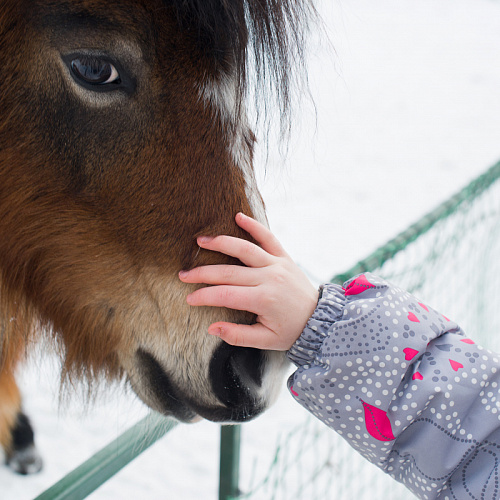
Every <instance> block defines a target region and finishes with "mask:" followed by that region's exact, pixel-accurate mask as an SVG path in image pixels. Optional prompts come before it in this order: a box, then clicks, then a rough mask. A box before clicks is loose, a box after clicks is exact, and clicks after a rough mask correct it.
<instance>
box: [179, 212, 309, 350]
mask: <svg viewBox="0 0 500 500" xmlns="http://www.w3.org/2000/svg"><path fill="white" fill-rule="evenodd" d="M236 223H237V224H238V225H239V226H240V227H241V228H242V229H244V230H245V231H247V232H248V233H249V234H250V235H251V236H252V237H253V238H254V239H255V240H256V241H257V242H259V244H260V245H261V247H262V248H261V247H259V246H257V245H255V244H253V243H251V242H249V241H246V240H242V239H239V238H234V237H231V236H216V237H215V238H210V237H200V238H198V244H199V245H200V247H202V248H205V249H207V250H213V251H216V252H221V253H224V254H226V255H230V256H232V257H236V258H237V259H239V260H240V261H241V262H243V264H245V265H246V266H248V267H243V266H232V265H212V266H203V267H198V268H195V269H193V270H191V271H187V272H186V271H182V272H181V273H179V277H180V279H181V280H182V281H183V282H185V283H207V284H210V285H217V286H212V287H205V288H201V289H199V290H196V291H195V292H193V293H192V294H190V295H188V297H187V302H188V304H190V305H192V306H216V307H227V308H230V309H238V310H241V311H249V312H252V313H254V314H256V315H257V323H255V324H254V325H237V324H234V323H223V322H219V323H213V324H212V325H210V327H209V329H208V333H210V334H212V335H218V336H219V337H220V338H221V339H222V340H224V341H226V342H227V343H229V344H232V345H237V346H243V347H257V348H259V349H274V350H280V351H286V350H288V349H290V347H291V346H292V345H293V343H294V342H295V341H296V340H297V339H298V338H299V336H300V334H301V333H302V330H303V329H304V327H305V325H306V323H307V320H308V319H309V317H310V316H311V315H312V313H313V312H314V309H315V308H316V304H317V301H318V291H317V290H316V289H315V288H314V287H313V286H312V284H311V283H310V282H309V280H308V279H307V278H306V276H305V275H304V273H303V272H302V271H301V270H300V269H299V268H298V267H297V265H296V264H295V263H294V262H293V260H292V259H291V258H290V257H289V256H288V254H287V253H286V252H285V250H284V249H283V247H282V246H281V245H280V243H279V242H278V240H277V239H276V238H275V237H274V235H273V234H272V233H271V232H270V231H269V230H268V229H267V228H266V227H264V226H263V225H262V224H260V223H258V222H257V221H256V220H254V219H252V218H250V217H247V216H246V215H243V214H241V213H239V214H238V215H237V216H236Z"/></svg>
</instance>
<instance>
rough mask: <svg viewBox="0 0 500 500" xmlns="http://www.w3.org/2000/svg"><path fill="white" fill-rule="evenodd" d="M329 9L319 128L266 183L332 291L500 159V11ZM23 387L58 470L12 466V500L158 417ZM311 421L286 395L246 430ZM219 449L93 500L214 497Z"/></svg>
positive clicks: (387, 0) (444, 5)
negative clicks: (62, 400)
mask: <svg viewBox="0 0 500 500" xmlns="http://www.w3.org/2000/svg"><path fill="white" fill-rule="evenodd" d="M321 11H322V13H323V16H324V18H325V21H326V24H327V27H328V30H329V35H330V38H331V41H332V44H333V46H334V48H335V51H334V52H332V51H331V49H329V48H327V47H323V48H317V49H315V51H314V55H313V57H312V61H311V71H310V83H311V87H312V92H313V96H314V99H315V102H316V106H317V127H316V126H315V125H314V119H313V113H312V111H311V109H310V108H307V106H305V108H304V110H303V114H301V115H300V116H299V117H297V119H296V125H297V126H296V131H295V132H296V133H295V135H294V137H293V138H292V140H291V142H290V144H291V148H290V153H289V157H288V160H287V161H286V166H285V167H282V168H278V169H275V170H274V169H273V168H272V165H273V162H275V161H276V162H277V163H278V162H279V163H280V164H281V163H282V160H279V159H277V158H273V155H271V159H270V160H269V163H268V167H267V173H266V174H264V171H263V169H260V171H259V175H260V179H261V182H260V184H261V188H262V193H263V195H264V199H265V200H266V203H267V208H268V216H269V221H270V223H271V226H272V228H273V229H274V231H275V233H276V234H277V236H278V237H279V238H280V240H281V241H282V243H283V244H284V246H285V248H287V249H288V251H289V252H290V254H291V255H292V256H293V257H294V258H295V259H296V261H297V262H299V263H300V264H301V265H302V266H303V267H304V268H305V269H306V270H307V271H308V272H309V273H310V275H311V276H312V277H313V279H315V280H317V281H323V280H325V281H326V280H328V279H329V278H330V277H331V276H333V275H334V274H335V273H337V272H340V271H344V270H345V269H346V268H349V267H350V266H351V265H352V264H354V263H355V262H356V261H357V260H359V259H360V258H362V257H364V256H365V255H367V254H368V253H370V252H371V251H372V250H374V249H375V248H376V247H377V246H379V245H380V244H383V243H384V242H385V241H386V240H387V239H389V238H390V237H392V236H394V235H395V234H396V233H397V232H399V231H400V230H402V229H404V228H406V227H407V226H408V225H409V224H410V223H412V222H414V221H415V220H416V219H418V218H419V217H420V216H421V215H423V214H424V213H425V212H428V211H429V210H431V209H432V208H433V207H434V206H435V205H437V204H438V203H439V202H441V201H442V200H444V199H445V198H447V197H448V196H449V195H451V194H452V193H454V192H455V191H457V190H458V189H459V188H461V187H462V186H463V185H465V184H466V183H467V182H468V181H469V180H471V179H472V178H474V177H475V176H477V175H478V174H479V173H481V172H482V171H483V170H485V169H486V168H487V167H489V166H490V165H491V164H493V163H494V162H496V161H497V160H498V159H499V158H500V64H499V62H500V1H499V0H439V1H437V0H419V1H415V0H378V1H377V2H373V1H372V0H342V1H340V0H323V2H322V4H321ZM271 149H272V148H271ZM21 386H22V389H23V393H24V395H25V402H26V403H25V406H26V411H27V412H28V413H29V415H30V416H31V417H32V420H33V423H34V426H35V428H36V430H37V442H38V445H39V448H40V450H41V452H42V453H43V455H44V458H45V462H46V466H45V469H44V471H43V473H41V474H39V475H36V476H32V477H27V478H24V477H18V476H15V475H14V474H12V473H11V472H10V471H8V470H7V469H5V468H0V498H1V499H2V500H25V499H30V498H33V497H34V496H36V494H38V493H39V492H41V491H43V490H44V489H45V488H46V487H48V486H49V485H50V484H52V483H53V482H54V481H55V480H57V479H58V478H60V477H61V476H62V475H64V474H65V473H66V472H68V471H69V470H71V469H72V468H73V467H74V466H76V465H77V464H79V463H80V462H81V461H82V460H84V459H85V458H87V457H89V456H90V455H91V454H92V453H93V452H95V451H96V450H97V449H99V448H100V447H102V446H103V445H104V444H106V443H107V442H109V441H110V440H111V439H113V438H114V437H115V436H116V435H117V434H118V433H119V432H120V431H122V430H123V429H125V428H126V427H127V426H129V425H130V424H131V423H133V422H135V421H136V420H138V419H139V418H140V417H141V416H143V415H144V414H145V412H146V410H145V409H144V407H143V406H142V405H141V404H140V403H138V402H136V401H135V399H134V397H133V396H132V395H130V394H129V395H123V391H122V389H120V388H116V389H115V390H114V391H113V392H112V393H111V395H109V393H107V394H106V395H105V396H103V397H102V398H101V399H100V400H98V401H97V402H96V404H95V405H94V406H93V407H91V408H89V409H88V410H84V409H82V407H81V405H80V404H78V401H77V400H76V399H75V400H73V401H70V402H69V403H67V404H63V405H62V406H60V405H59V401H58V394H57V387H58V380H57V375H56V374H55V373H54V369H53V367H52V366H51V364H50V363H49V362H46V363H41V364H39V365H38V367H37V368H36V369H30V370H28V371H26V372H25V373H23V374H22V377H21ZM303 416H304V414H303V412H302V410H301V409H300V408H298V407H297V405H295V404H294V403H293V402H292V401H291V398H289V396H288V395H287V394H282V397H281V398H280V401H279V402H278V404H277V405H276V406H275V407H274V408H272V409H271V410H270V411H269V412H268V413H267V414H266V415H264V416H262V417H260V418H259V419H257V421H255V422H254V423H251V424H248V428H245V429H244V433H246V434H245V435H253V436H258V435H259V434H260V435H261V436H262V435H263V434H264V433H265V435H266V436H267V438H266V440H265V441H266V442H267V443H270V446H272V445H273V444H274V442H275V436H276V433H277V430H278V429H285V428H287V427H288V428H290V427H291V426H293V425H294V422H297V421H300V420H302V418H303ZM246 429H248V430H246ZM246 441H249V439H247V440H246ZM257 441H258V440H257ZM217 444H218V426H217V425H215V424H212V423H209V422H201V423H199V424H196V425H191V426H179V427H177V428H176V429H175V430H174V431H173V432H172V433H171V434H169V435H167V437H165V438H164V439H163V440H162V441H160V442H159V443H157V444H156V445H154V446H153V448H152V449H151V450H150V451H148V452H147V453H145V454H144V455H143V456H142V457H140V458H139V459H138V460H136V461H135V462H134V463H133V464H131V465H130V466H128V467H127V468H126V469H125V470H124V471H122V472H121V473H120V474H119V475H118V476H117V477H116V478H115V479H114V480H113V481H111V482H110V483H108V484H107V485H105V486H104V487H103V488H101V489H100V490H98V491H97V492H96V493H94V494H93V495H92V497H91V498H94V499H96V500H97V499H110V498H113V499H114V498H120V499H136V498H148V499H160V498H179V499H180V498H182V499H183V500H190V499H193V500H199V499H207V500H211V499H215V498H216V491H217V474H218V472H217V466H218V448H217ZM246 449H251V444H248V446H247V448H245V447H244V448H243V453H244V454H245V453H246V451H245V450H246ZM243 463H244V464H245V463H247V462H246V461H245V460H244V461H243ZM244 472H245V471H244ZM381 494H382V493H381ZM370 498H372V499H373V498H377V497H376V496H375V494H374V493H373V492H372V496H370ZM380 498H382V497H380ZM297 500H300V499H297ZM341 500H347V499H341Z"/></svg>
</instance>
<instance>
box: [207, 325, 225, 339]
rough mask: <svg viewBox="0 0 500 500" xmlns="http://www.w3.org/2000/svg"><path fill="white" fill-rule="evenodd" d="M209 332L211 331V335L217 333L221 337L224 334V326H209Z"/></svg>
mask: <svg viewBox="0 0 500 500" xmlns="http://www.w3.org/2000/svg"><path fill="white" fill-rule="evenodd" d="M208 333H209V334H210V335H215V336H217V337H220V336H221V334H222V328H221V327H220V326H218V327H215V328H209V329H208Z"/></svg>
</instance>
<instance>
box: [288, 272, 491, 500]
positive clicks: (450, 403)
mask: <svg viewBox="0 0 500 500" xmlns="http://www.w3.org/2000/svg"><path fill="white" fill-rule="evenodd" d="M288 357H289V358H290V359H291V361H292V362H293V363H295V365H296V366H297V371H296V372H295V373H294V374H293V375H292V376H291V377H290V379H289V380H288V388H289V390H290V393H291V394H292V396H293V397H294V398H295V399H296V400H297V401H298V402H299V403H300V404H301V405H303V406H304V407H305V408H306V409H307V410H309V411H310V412H311V413H312V414H313V415H315V416H316V417H317V418H319V419H320V420H322V421H323V422H324V423H325V424H327V425H328V426H329V427H331V428H332V429H334V430H335V431H337V432H338V433H339V434H341V435H342V436H343V437H344V438H345V439H346V440H347V441H348V442H349V443H350V445H351V446H353V447H354V448H355V449H356V450H358V451H359V452H360V453H361V454H362V455H363V456H364V457H365V458H367V459H368V460H369V461H370V462H373V463H374V464H376V465H377V466H378V467H380V468H381V469H383V470H384V471H385V472H387V473H388V474H390V475H391V476H393V477H394V478H395V479H396V480H397V481H400V482H402V483H404V484H405V485H406V486H407V487H408V488H409V489H410V490H411V491H412V492H414V493H415V494H416V496H417V497H419V498H423V499H442V500H444V499H446V500H452V499H453V500H461V499H465V498H483V499H495V498H500V484H499V475H498V473H499V471H498V462H499V459H500V392H499V385H500V373H499V367H500V361H499V357H498V356H497V355H496V354H495V353H492V352H490V351H488V350H486V349H483V348H482V347H481V346H479V345H477V344H475V343H474V341H472V340H470V339H469V338H467V337H466V336H465V334H464V332H463V331H462V330H461V329H460V327H459V326H458V325H457V324H456V323H454V322H453V321H451V320H449V319H448V318H447V317H445V316H443V315H442V314H440V313H438V312H436V311H435V310H433V309H432V308H431V307H429V306H428V305H427V304H425V303H423V302H421V301H419V300H418V299H416V298H415V297H413V296H412V295H411V294H409V293H408V292H406V291H404V290H402V289H400V288H398V287H396V286H394V285H392V284H390V283H388V282H386V281H384V280H382V279H380V278H378V277H376V276H374V275H372V274H369V273H366V274H363V275H360V276H357V277H355V278H353V279H352V280H350V281H348V282H346V283H345V284H344V287H340V286H338V285H323V286H322V287H321V288H320V300H319V302H318V306H317V308H316V310H315V312H314V314H313V316H312V317H311V318H310V319H309V321H308V323H307V325H306V328H305V329H304V331H303V332H302V335H301V336H300V338H299V339H298V340H297V342H296V343H295V344H294V345H293V346H292V348H291V349H290V351H289V352H288ZM361 479H362V478H361Z"/></svg>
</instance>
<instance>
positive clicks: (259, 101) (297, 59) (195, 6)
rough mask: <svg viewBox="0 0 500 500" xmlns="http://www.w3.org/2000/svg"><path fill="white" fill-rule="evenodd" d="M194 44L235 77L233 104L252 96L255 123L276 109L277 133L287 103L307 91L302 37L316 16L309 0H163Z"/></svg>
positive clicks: (286, 120)
mask: <svg viewBox="0 0 500 500" xmlns="http://www.w3.org/2000/svg"><path fill="white" fill-rule="evenodd" d="M165 1H166V2H167V3H168V4H170V5H172V4H173V5H174V7H175V8H176V10H177V16H178V19H179V22H180V23H181V25H182V26H183V27H184V28H187V29H190V30H192V31H193V33H194V36H196V38H197V41H198V44H199V46H200V49H201V50H202V51H204V52H205V53H206V54H207V55H208V56H209V57H211V58H212V59H213V61H214V64H215V66H216V67H217V68H220V69H221V70H222V71H223V72H225V73H226V74H228V73H230V74H231V75H233V76H234V77H235V78H236V81H237V85H236V88H237V91H238V95H237V105H238V106H241V104H242V102H244V100H245V99H246V98H248V97H250V98H251V99H252V100H253V106H252V107H253V109H254V111H255V115H254V116H255V121H256V122H257V124H261V123H264V124H266V125H268V124H269V122H270V121H273V120H272V117H273V115H274V114H275V113H274V112H272V111H273V110H275V109H278V110H279V117H280V120H279V125H280V135H281V137H283V136H286V135H287V134H288V132H289V130H290V117H291V114H290V112H291V103H292V102H293V103H295V102H296V97H297V96H300V95H302V94H304V91H306V92H307V71H306V58H305V55H306V38H307V34H308V31H309V26H310V24H311V22H312V21H314V22H315V24H316V25H317V21H318V16H317V13H316V10H315V8H314V6H313V3H312V0H241V1H230V0H165Z"/></svg>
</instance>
